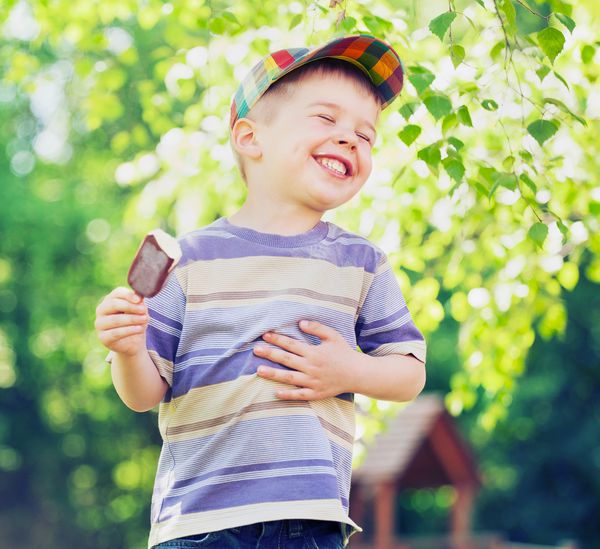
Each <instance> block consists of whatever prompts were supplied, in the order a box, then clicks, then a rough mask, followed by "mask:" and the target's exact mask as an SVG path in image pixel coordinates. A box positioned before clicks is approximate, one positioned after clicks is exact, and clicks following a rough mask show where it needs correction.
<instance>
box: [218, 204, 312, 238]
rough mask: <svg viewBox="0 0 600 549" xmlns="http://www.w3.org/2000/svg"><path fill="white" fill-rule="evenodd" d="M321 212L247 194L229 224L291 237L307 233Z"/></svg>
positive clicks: (230, 218) (230, 217)
mask: <svg viewBox="0 0 600 549" xmlns="http://www.w3.org/2000/svg"><path fill="white" fill-rule="evenodd" d="M322 216H323V213H322V212H318V211H314V210H308V209H304V208H300V207H298V206H295V205H294V206H292V205H289V204H275V203H273V202H271V201H269V200H261V201H259V200H256V199H253V197H252V196H251V195H250V193H249V194H248V197H247V198H246V201H245V202H244V204H243V206H242V207H241V208H240V209H239V210H238V211H237V212H236V213H235V214H233V215H231V216H229V218H228V219H229V222H230V223H232V224H233V225H238V226H240V227H246V228H248V229H254V230H255V231H259V232H262V233H271V234H279V235H282V236H293V235H296V234H301V233H305V232H306V231H309V230H310V229H312V228H313V227H315V225H317V223H318V222H319V221H320V220H321V217H322Z"/></svg>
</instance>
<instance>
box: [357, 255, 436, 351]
mask: <svg viewBox="0 0 600 549" xmlns="http://www.w3.org/2000/svg"><path fill="white" fill-rule="evenodd" d="M371 276H372V280H371V284H370V286H369V288H368V290H367V292H366V296H365V298H364V302H363V303H362V304H360V308H359V311H358V318H357V321H356V341H357V343H358V346H359V347H360V349H361V351H362V352H363V353H367V354H369V355H373V356H385V355H391V354H403V355H408V354H411V355H413V356H414V357H415V358H417V359H418V360H420V361H421V362H425V356H426V344H425V339H424V338H423V335H422V334H421V332H420V331H419V330H418V328H417V327H416V326H415V324H414V322H413V320H412V317H411V315H410V312H409V310H408V307H407V306H406V301H405V299H404V296H403V295H402V291H401V290H400V286H399V285H398V281H397V280H396V277H395V276H394V272H393V270H392V267H391V265H390V263H389V261H388V259H387V257H386V256H385V254H383V252H382V255H381V257H380V259H379V262H378V265H377V268H376V271H375V273H374V275H371Z"/></svg>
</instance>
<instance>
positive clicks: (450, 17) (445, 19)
mask: <svg viewBox="0 0 600 549" xmlns="http://www.w3.org/2000/svg"><path fill="white" fill-rule="evenodd" d="M455 18H456V12H453V11H447V12H446V13H442V15H438V16H437V17H436V18H435V19H432V20H431V21H430V23H429V30H430V31H431V32H432V33H433V34H435V35H436V36H437V37H438V38H439V39H440V40H444V35H445V34H446V32H447V31H448V29H449V28H450V25H451V24H452V21H454V19H455Z"/></svg>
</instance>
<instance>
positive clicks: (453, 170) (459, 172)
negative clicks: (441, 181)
mask: <svg viewBox="0 0 600 549" xmlns="http://www.w3.org/2000/svg"><path fill="white" fill-rule="evenodd" d="M442 164H443V166H444V169H445V170H446V173H447V174H448V175H449V176H450V177H451V178H452V179H454V181H456V182H457V183H459V182H460V181H462V178H463V175H465V167H464V165H463V163H462V162H461V161H460V160H459V159H458V158H455V157H450V156H448V157H446V158H444V160H443V161H442Z"/></svg>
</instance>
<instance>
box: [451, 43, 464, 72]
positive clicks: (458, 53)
mask: <svg viewBox="0 0 600 549" xmlns="http://www.w3.org/2000/svg"><path fill="white" fill-rule="evenodd" d="M450 59H452V64H453V65H454V68H456V67H458V66H459V65H460V64H461V63H462V62H463V60H464V59H465V48H463V47H462V46H460V45H459V44H454V45H452V46H450Z"/></svg>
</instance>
